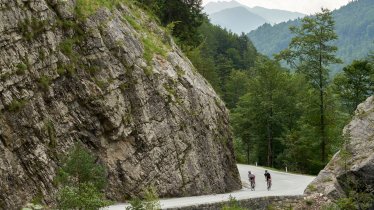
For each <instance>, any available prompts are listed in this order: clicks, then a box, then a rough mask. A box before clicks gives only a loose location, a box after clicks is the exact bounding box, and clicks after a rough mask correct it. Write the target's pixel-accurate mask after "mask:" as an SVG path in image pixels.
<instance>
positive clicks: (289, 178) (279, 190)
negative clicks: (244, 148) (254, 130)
mask: <svg viewBox="0 0 374 210" xmlns="http://www.w3.org/2000/svg"><path fill="white" fill-rule="evenodd" d="M238 169H239V173H240V177H241V179H242V182H243V188H242V189H241V190H238V191H234V192H231V193H225V194H214V195H203V196H193V197H182V198H169V199H161V200H160V204H161V208H162V209H166V208H173V207H184V206H192V205H198V204H207V203H216V202H222V201H228V200H229V197H230V195H231V196H233V197H235V198H236V199H237V200H242V199H248V198H257V197H265V196H282V195H302V194H303V192H304V190H305V188H306V187H307V185H308V184H309V183H310V182H311V181H312V180H313V179H314V178H315V177H313V176H306V175H297V174H290V173H284V172H278V171H273V170H269V169H267V170H268V171H269V172H270V174H271V177H272V187H271V190H270V191H268V190H267V189H266V182H265V177H264V172H265V168H262V167H256V166H251V165H242V164H238ZM248 171H251V172H252V173H254V174H255V175H256V190H255V191H251V190H250V189H249V182H248V178H247V174H248ZM127 206H128V204H116V205H112V206H109V207H106V208H103V209H105V210H124V209H125V208H126V207H127Z"/></svg>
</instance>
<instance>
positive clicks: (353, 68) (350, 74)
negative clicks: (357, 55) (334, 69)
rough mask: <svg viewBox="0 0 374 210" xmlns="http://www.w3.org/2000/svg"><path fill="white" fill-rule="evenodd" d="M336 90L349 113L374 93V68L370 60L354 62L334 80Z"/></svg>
mask: <svg viewBox="0 0 374 210" xmlns="http://www.w3.org/2000/svg"><path fill="white" fill-rule="evenodd" d="M334 89H335V91H336V93H337V94H338V95H339V96H340V98H341V101H342V103H343V105H344V106H345V108H347V110H348V112H349V113H353V111H354V110H355V109H356V107H357V105H358V104H359V103H361V102H362V101H364V100H365V99H366V98H367V97H369V96H370V95H372V94H373V93H374V66H373V65H371V64H370V63H369V61H368V60H354V61H353V62H352V64H350V65H348V66H346V67H344V68H343V72H341V73H339V74H337V75H336V76H335V78H334Z"/></svg>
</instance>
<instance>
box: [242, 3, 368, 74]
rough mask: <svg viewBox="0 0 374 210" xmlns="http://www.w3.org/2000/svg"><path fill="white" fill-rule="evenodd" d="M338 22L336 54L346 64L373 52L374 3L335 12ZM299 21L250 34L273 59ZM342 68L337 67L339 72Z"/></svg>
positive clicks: (261, 49) (351, 4) (355, 5)
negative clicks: (293, 26) (291, 28)
mask: <svg viewBox="0 0 374 210" xmlns="http://www.w3.org/2000/svg"><path fill="white" fill-rule="evenodd" d="M333 16H334V19H335V21H336V32H337V34H338V36H339V39H338V40H337V41H336V43H334V44H335V45H337V46H338V48H339V49H338V52H337V55H338V57H340V58H341V59H342V60H343V61H344V64H343V65H346V64H348V63H351V62H352V60H354V59H359V58H362V57H365V56H366V55H367V54H368V52H370V51H371V50H373V49H374V44H373V41H374V1H373V0H358V1H352V2H351V3H349V4H348V5H346V6H344V7H341V8H340V9H338V10H335V11H333ZM299 24H300V19H298V20H294V21H288V22H285V23H280V24H276V25H274V26H271V25H270V24H264V25H262V26H261V27H259V28H258V29H257V30H255V31H252V32H250V33H249V34H248V36H249V37H250V39H251V40H252V41H253V43H254V45H255V47H256V48H257V49H258V51H259V52H261V53H263V54H265V55H268V56H272V55H273V54H274V53H278V52H279V51H281V50H282V49H284V48H285V47H286V46H287V45H288V43H289V42H290V40H291V38H292V35H291V33H290V31H289V29H288V28H289V27H290V26H292V25H299ZM343 65H339V66H338V67H335V68H334V69H335V71H339V70H340V69H341V67H342V66H343Z"/></svg>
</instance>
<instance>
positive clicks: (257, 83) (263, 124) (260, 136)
mask: <svg viewBox="0 0 374 210" xmlns="http://www.w3.org/2000/svg"><path fill="white" fill-rule="evenodd" d="M290 79H291V77H290V75H289V73H288V72H287V71H285V70H284V69H282V68H281V67H280V65H279V64H278V63H277V62H274V61H271V60H268V59H266V58H262V57H259V60H258V62H257V63H256V67H255V68H254V69H253V72H252V76H251V77H250V78H249V81H248V92H247V93H246V94H245V95H244V96H243V97H241V98H240V101H239V103H238V106H237V108H235V109H234V112H233V127H234V129H235V133H236V136H237V137H238V138H239V139H240V141H241V142H242V143H243V144H244V145H245V147H244V148H243V149H244V150H245V153H246V155H247V161H248V162H250V161H253V162H254V161H258V162H260V163H261V164H266V165H268V166H274V156H275V150H277V153H279V151H281V148H282V145H281V144H280V141H279V138H280V137H281V134H282V132H283V131H284V130H285V129H287V125H289V123H291V121H292V113H291V112H292V110H294V108H293V107H290V106H293V105H294V104H292V96H293V94H292V92H293V91H292V90H291V89H292V87H291V86H290V84H291V83H290ZM255 150H257V154H258V156H257V157H256V159H255V160H250V155H249V153H250V152H251V151H252V152H253V151H255Z"/></svg>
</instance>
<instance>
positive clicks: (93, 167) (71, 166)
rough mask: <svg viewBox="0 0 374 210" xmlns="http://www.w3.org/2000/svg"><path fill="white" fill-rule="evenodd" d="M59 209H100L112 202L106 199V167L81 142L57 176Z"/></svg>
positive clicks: (66, 159)
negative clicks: (103, 191)
mask: <svg viewBox="0 0 374 210" xmlns="http://www.w3.org/2000/svg"><path fill="white" fill-rule="evenodd" d="M56 181H57V183H59V184H60V185H61V186H60V190H59V192H58V199H57V200H58V207H59V209H98V208H100V207H103V206H106V205H109V204H110V203H111V202H110V201H108V200H106V199H104V195H103V194H102V192H101V191H102V190H103V189H104V188H105V186H106V172H105V168H104V167H103V166H101V165H99V164H97V163H96V158H95V157H94V156H92V155H91V154H90V153H89V152H88V151H87V150H86V149H84V148H83V147H82V146H80V145H79V144H78V145H76V146H75V148H74V149H73V150H72V151H71V152H70V154H69V155H68V156H67V157H66V158H65V160H64V163H63V165H62V167H61V169H60V170H59V172H58V176H57V177H56Z"/></svg>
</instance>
